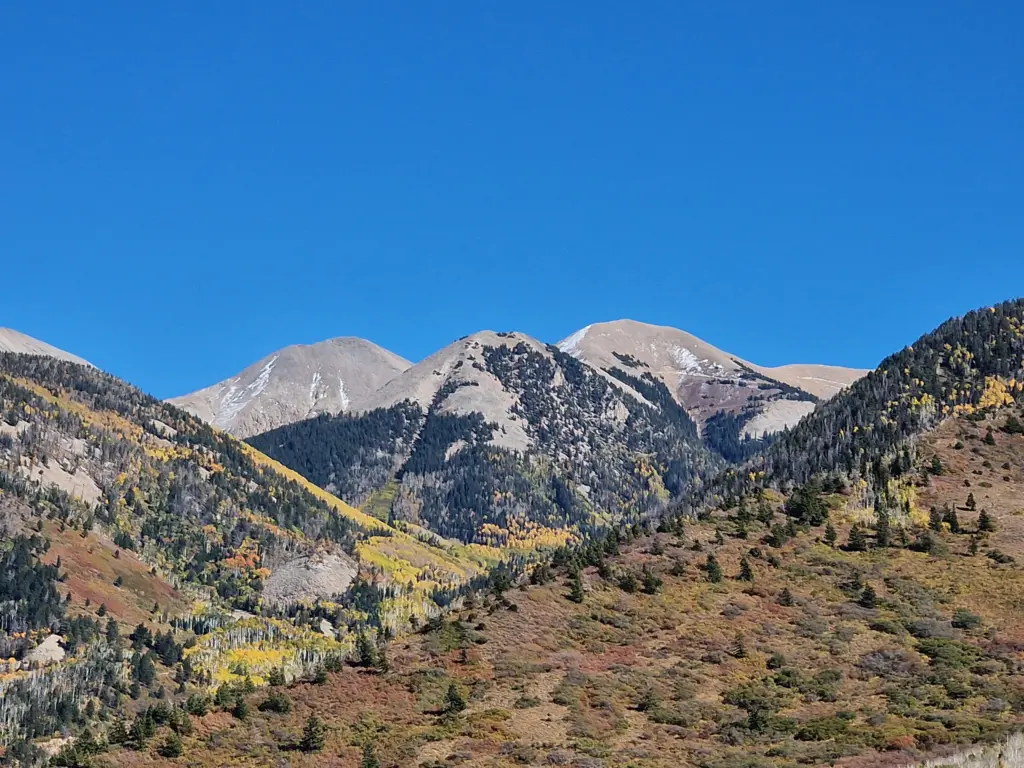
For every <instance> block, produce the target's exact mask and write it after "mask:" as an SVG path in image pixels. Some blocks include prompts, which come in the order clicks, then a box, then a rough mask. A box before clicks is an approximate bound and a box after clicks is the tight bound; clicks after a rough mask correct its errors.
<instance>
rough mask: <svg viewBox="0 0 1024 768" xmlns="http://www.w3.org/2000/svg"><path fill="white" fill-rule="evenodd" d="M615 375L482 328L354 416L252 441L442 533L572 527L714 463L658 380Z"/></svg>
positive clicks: (351, 495)
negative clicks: (383, 498) (381, 501)
mask: <svg viewBox="0 0 1024 768" xmlns="http://www.w3.org/2000/svg"><path fill="white" fill-rule="evenodd" d="M616 375H617V376H618V377H619V378H618V379H615V378H614V377H613V376H612V375H611V374H609V373H606V372H599V371H597V370H596V369H594V368H591V367H590V366H588V365H585V364H583V363H581V362H579V361H578V360H576V359H575V358H573V357H571V356H569V355H566V354H564V353H562V352H561V351H560V350H559V349H558V348H557V347H550V346H545V345H544V344H542V343H540V342H538V341H536V340H535V339H531V338H530V337H528V336H525V335H523V334H519V333H494V332H491V331H484V332H481V333H478V334H474V335H472V336H468V337H466V338H464V339H460V340H459V341H457V342H455V343H454V344H452V345H450V346H449V347H446V348H445V349H443V350H441V351H439V352H437V353H436V354H434V355H432V356H431V357H429V358H427V359H426V360H424V361H423V362H421V363H419V364H417V365H415V366H413V367H411V368H410V369H408V370H407V371H405V372H404V373H403V374H401V375H400V376H398V377H396V378H395V379H394V380H392V381H391V382H389V383H388V384H386V385H385V386H384V387H382V388H381V389H380V390H379V391H378V392H376V393H374V394H372V395H371V396H370V397H368V398H366V399H364V400H362V401H360V402H357V403H353V410H354V411H359V412H360V413H359V414H358V415H351V414H350V415H342V416H339V417H335V418H323V417H322V418H318V419H313V420H309V421H305V422H300V423H298V424H294V425H291V426H288V427H282V428H280V429H277V430H273V431H271V432H268V433H265V434H262V435H259V436H256V437H254V438H251V439H250V442H251V443H252V444H253V445H254V446H256V447H257V448H259V449H260V450H261V451H263V452H265V453H267V454H268V455H270V456H273V457H274V458H276V459H278V460H279V461H281V462H282V463H284V464H286V465H288V466H290V467H292V468H293V469H295V470H296V471H298V472H300V473H301V474H302V475H304V476H305V477H307V478H309V479H310V480H311V481H312V482H314V483H316V484H317V485H320V486H322V487H325V488H328V489H330V490H332V491H334V492H336V493H337V494H339V495H341V496H342V497H344V498H348V499H352V500H353V501H356V502H363V501H365V500H368V504H369V505H370V506H372V507H374V508H378V509H381V507H380V505H378V504H376V501H377V500H378V499H380V498H382V496H381V494H386V495H387V498H388V501H387V503H386V504H384V506H383V508H382V511H381V514H383V515H384V516H389V515H390V516H391V517H397V518H399V519H404V520H408V521H411V522H422V523H423V524H425V525H426V526H427V527H429V528H430V529H432V530H434V531H437V532H438V533H441V534H442V535H444V536H452V537H456V538H459V539H461V540H463V541H475V542H486V543H497V544H507V543H508V542H510V541H518V540H521V539H522V538H523V537H524V536H525V537H527V538H529V537H532V536H533V535H534V534H535V533H537V532H538V531H539V533H540V535H541V536H544V535H546V534H547V533H548V532H553V531H562V532H563V534H562V535H564V532H565V531H580V530H582V529H585V528H587V527H589V526H593V525H596V524H601V523H604V522H607V521H609V520H612V519H623V518H625V517H630V516H636V515H641V514H646V513H649V512H651V511H653V510H654V509H656V508H658V507H660V506H661V505H662V504H664V503H665V502H666V501H667V500H668V498H669V497H670V496H671V495H675V494H678V493H679V492H680V491H681V490H682V488H683V487H685V486H686V485H687V484H688V483H690V482H691V481H693V480H694V479H696V478H698V477H699V476H700V475H701V474H702V473H704V472H706V471H709V470H710V469H711V468H713V467H717V466H718V465H719V463H720V462H717V461H716V460H715V459H714V458H712V457H711V456H710V455H709V454H708V453H707V451H706V450H705V449H704V448H703V446H702V445H701V444H700V442H699V440H698V438H697V434H696V427H695V425H694V424H693V422H692V421H691V420H690V418H689V417H688V416H687V415H686V413H685V411H683V409H682V408H680V407H679V406H678V404H677V403H675V401H674V400H672V397H671V395H670V394H669V393H668V390H667V389H665V387H664V385H663V384H662V383H661V382H660V381H658V380H656V379H654V378H653V377H651V376H649V375H646V376H645V375H644V374H643V373H637V374H636V375H635V376H633V375H629V374H626V373H624V372H622V371H619V372H618V373H617V374H616ZM613 381H614V382H615V383H614V384H613V383H612V382H613ZM552 535H554V534H552Z"/></svg>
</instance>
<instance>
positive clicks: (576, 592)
mask: <svg viewBox="0 0 1024 768" xmlns="http://www.w3.org/2000/svg"><path fill="white" fill-rule="evenodd" d="M569 599H570V600H572V601H573V602H574V603H582V602H583V577H582V576H581V575H580V569H579V568H577V569H575V570H574V571H573V572H572V579H571V581H570V582H569Z"/></svg>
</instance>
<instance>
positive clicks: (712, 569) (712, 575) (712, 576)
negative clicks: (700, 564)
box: [704, 553, 723, 584]
mask: <svg viewBox="0 0 1024 768" xmlns="http://www.w3.org/2000/svg"><path fill="white" fill-rule="evenodd" d="M704 570H705V571H706V572H707V574H708V581H710V582H711V583H713V584H718V583H719V582H721V581H722V578H723V574H722V566H720V565H719V564H718V558H717V557H715V555H714V554H713V553H712V554H710V555H708V560H707V564H706V565H705V566H704Z"/></svg>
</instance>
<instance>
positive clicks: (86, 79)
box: [0, 0, 1024, 396]
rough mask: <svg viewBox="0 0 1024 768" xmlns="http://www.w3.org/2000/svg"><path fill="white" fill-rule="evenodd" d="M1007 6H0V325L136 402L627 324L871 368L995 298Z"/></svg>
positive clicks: (1012, 59)
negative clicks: (294, 358)
mask: <svg viewBox="0 0 1024 768" xmlns="http://www.w3.org/2000/svg"><path fill="white" fill-rule="evenodd" d="M1022 26H1024V6H1021V4H1019V3H1011V2H1005V3H999V2H995V3H986V4H984V5H983V6H978V5H976V4H972V3H967V2H938V3H936V2H923V1H922V2H917V3H906V2H884V3H882V2H864V3H846V2H829V3H822V2H783V3H764V2H721V3H704V2H700V3H698V2H683V1H681V0H680V1H678V2H677V1H675V0H672V1H669V0H651V1H650V2H646V3H623V2H603V1H602V0H596V1H593V2H587V3H578V2H568V1H566V2H555V3H541V2H523V3H507V2H506V3H499V2H493V1H492V2H462V1H460V2H440V1H438V2H426V3H393V2H380V3H358V4H357V3H338V2H327V1H326V0H325V1H322V2H315V1H311V2H303V3H289V4H286V3H269V2H257V1H256V0H249V1H248V2H241V1H238V2H227V1H225V2H218V3H213V4H210V3H200V2H147V3H137V2H114V1H113V0H112V1H111V2H104V3H81V2H54V3H42V4H41V3H38V2H27V1H25V0H12V2H5V3H3V4H2V5H0V64H2V69H3V72H4V75H3V77H0V104H3V119H2V120H0V169H2V170H0V179H2V182H0V276H2V279H3V283H4V291H3V293H2V296H3V298H2V300H0V326H10V327H14V328H17V329H19V330H22V331H24V332H26V333H29V334H31V335H33V336H37V337H39V338H42V339H45V340H47V341H49V342H51V343H53V344H57V345H58V346H61V347H64V348H66V349H68V350H71V351H73V352H76V353H78V354H81V355H83V356H85V357H87V358H89V359H90V360H92V361H93V362H95V363H97V364H98V365H100V366H102V367H104V368H106V369H108V370H110V371H112V372H114V373H116V374H118V375H120V376H123V377H124V378H127V379H128V380H130V381H132V382H133V383H136V384H138V385H140V386H142V387H143V388H144V389H146V390H148V391H150V392H152V393H154V394H157V395H159V396H170V395H174V394H180V393H183V392H186V391H189V390H192V389H195V388H198V387H200V386H205V385H207V384H210V383H212V382H214V381H217V380H219V379H222V378H224V377H226V376H228V375H230V374H232V373H234V372H235V371H237V370H239V369H240V368H242V367H244V366H245V365H247V364H248V363H251V362H253V361H254V360H256V359H257V358H259V357H261V356H263V355H265V354H267V353H268V352H270V351H272V350H274V349H276V348H279V347H281V346H284V345H287V344H290V343H296V342H312V341H317V340H320V339H324V338H328V337H332V336H340V335H355V336H363V337H366V338H369V339H372V340H374V341H376V342H377V343H379V344H382V345H384V346H386V347H388V348H390V349H392V350H394V351H395V352H398V353H399V354H402V355H404V356H406V357H408V358H411V359H414V360H415V359H419V358H421V357H423V356H425V355H427V354H429V353H430V352H431V351H433V350H435V349H437V348H439V347H441V346H443V345H444V344H447V343H449V342H450V341H452V340H454V339H455V338H457V337H459V336H462V335H464V334H466V333H469V332H472V331H475V330H479V329H481V328H492V329H495V330H520V331H523V332H526V333H530V334H533V335H535V336H537V337H539V338H542V339H544V340H548V341H556V340H558V339H559V338H561V337H563V336H565V335H568V334H569V333H570V332H572V331H574V330H576V329H577V328H579V327H581V326H583V325H586V324H588V323H591V322H595V321H600V320H609V319H615V318H619V317H631V318H634V319H637V320H644V321H648V322H653V323H660V324H666V325H674V326H677V327H680V328H684V329H686V330H689V331H690V332H692V333H695V334H697V335H699V336H701V337H703V338H705V339H706V340H707V341H709V342H711V343H713V344H716V345H718V346H719V347H722V348H723V349H726V350H728V351H729V352H732V353H734V354H737V355H741V356H743V357H745V358H747V359H750V360H753V361H756V362H759V363H763V364H781V363H785V362H823V363H834V364H843V365H852V366H871V365H874V364H875V363H877V362H878V360H880V359H881V358H882V357H884V356H885V355H886V354H888V353H889V352H891V351H894V350H895V349H897V348H899V347H901V346H903V345H904V344H906V343H909V342H910V341H912V340H913V339H914V338H915V337H916V336H918V335H920V334H921V333H922V332H925V331H927V330H929V329H930V328H932V327H933V326H935V325H936V324H937V323H939V322H941V321H942V320H944V319H945V318H947V317H949V316H950V315H953V314H958V313H961V312H963V311H965V310H968V309H971V308H973V307H976V306H980V305H984V304H987V303H992V302H996V301H999V300H1001V299H1004V298H1009V297H1011V296H1016V295H1020V294H1022V293H1024V256H1022V245H1024V192H1022V179H1024V142H1022V140H1021V137H1022V136H1024V92H1022V91H1024V77H1022V74H1024V48H1022V47H1021V46H1020V44H1019V42H1020V41H1019V31H1020V29H1021V28H1022Z"/></svg>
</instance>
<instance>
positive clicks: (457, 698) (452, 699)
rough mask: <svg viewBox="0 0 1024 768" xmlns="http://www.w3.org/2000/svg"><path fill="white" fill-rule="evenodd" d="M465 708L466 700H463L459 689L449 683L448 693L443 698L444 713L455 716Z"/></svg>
mask: <svg viewBox="0 0 1024 768" xmlns="http://www.w3.org/2000/svg"><path fill="white" fill-rule="evenodd" d="M465 708H466V699H465V698H463V696H462V693H460V691H459V688H458V686H457V685H455V683H454V682H452V683H449V685H448V692H447V693H446V694H445V697H444V711H445V712H447V713H448V714H456V713H458V712H461V711H462V710H464V709H465Z"/></svg>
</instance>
